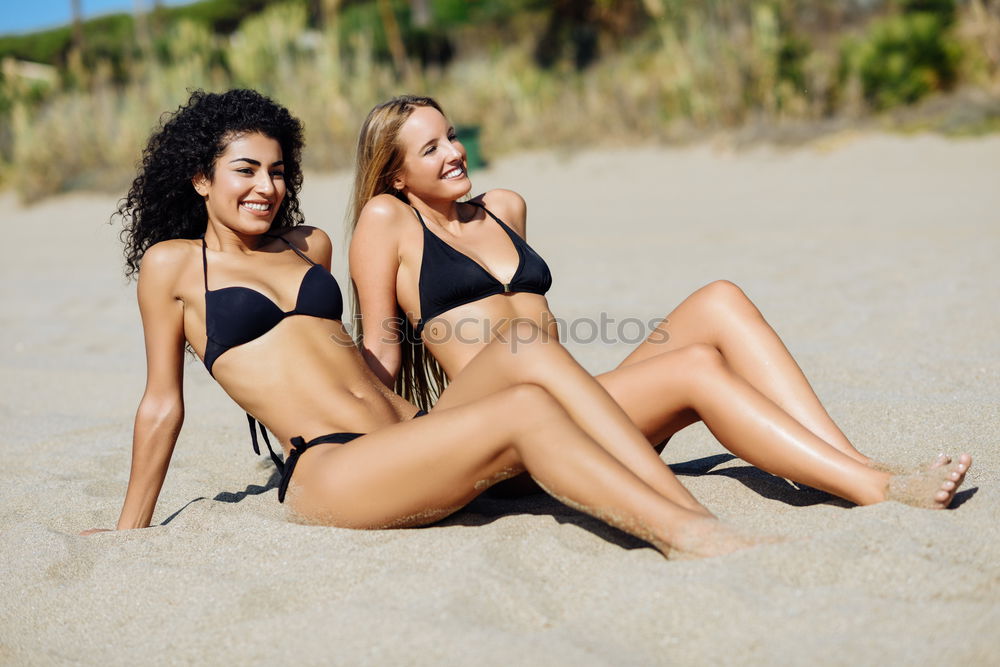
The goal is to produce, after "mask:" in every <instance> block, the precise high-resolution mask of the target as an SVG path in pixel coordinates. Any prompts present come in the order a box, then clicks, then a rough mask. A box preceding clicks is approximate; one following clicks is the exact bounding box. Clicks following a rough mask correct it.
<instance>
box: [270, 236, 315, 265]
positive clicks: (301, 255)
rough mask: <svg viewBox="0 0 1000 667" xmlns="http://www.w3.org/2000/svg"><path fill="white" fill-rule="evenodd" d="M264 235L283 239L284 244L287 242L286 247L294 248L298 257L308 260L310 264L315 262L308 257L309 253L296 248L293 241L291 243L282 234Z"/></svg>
mask: <svg viewBox="0 0 1000 667" xmlns="http://www.w3.org/2000/svg"><path fill="white" fill-rule="evenodd" d="M264 236H267V237H268V238H272V239H281V240H282V241H284V242H285V243H286V244H288V247H289V248H291V249H292V250H294V251H295V253H296V254H297V255H298V256H299V257H301V258H302V259H304V260H306V261H307V262H309V263H310V264H316V262H314V261H312V260H311V259H309V255H307V254H305V253H304V252H302V251H301V250H299V249H298V248H297V247H296V246H295V244H294V243H292V242H291V241H289V240H288V239H286V238H285V237H284V236H278V235H277V234H265V235H264Z"/></svg>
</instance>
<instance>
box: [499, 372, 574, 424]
mask: <svg viewBox="0 0 1000 667" xmlns="http://www.w3.org/2000/svg"><path fill="white" fill-rule="evenodd" d="M502 394H503V396H500V397H498V399H500V402H501V404H502V405H503V406H504V408H505V409H504V410H503V412H502V415H503V416H504V417H505V418H506V419H507V420H508V422H509V423H511V424H513V425H519V426H523V425H524V424H528V426H527V428H532V425H533V424H534V423H536V422H538V421H549V420H552V419H553V418H559V417H561V416H564V415H565V410H563V409H562V406H561V405H560V404H559V401H557V400H556V399H555V398H554V397H553V396H552V394H550V393H549V392H548V390H546V389H545V388H544V387H541V386H540V385H537V384H532V383H530V382H524V383H521V384H517V385H514V386H513V387H511V388H509V389H506V390H504V391H503V392H502Z"/></svg>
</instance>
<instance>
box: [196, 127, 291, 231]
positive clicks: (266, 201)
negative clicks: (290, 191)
mask: <svg viewBox="0 0 1000 667" xmlns="http://www.w3.org/2000/svg"><path fill="white" fill-rule="evenodd" d="M284 169H285V168H284V163H283V161H282V153H281V145H280V144H279V143H278V142H277V141H276V140H274V139H272V138H271V137H268V136H266V135H263V134H260V133H256V132H255V133H252V134H245V135H240V136H237V137H235V138H234V139H233V140H232V141H230V142H229V145H228V146H226V150H225V151H223V153H222V155H220V156H219V157H218V158H217V159H216V161H215V165H214V173H213V174H212V177H211V178H207V177H206V176H204V175H199V176H197V177H195V178H194V179H193V180H192V183H193V184H194V188H195V190H196V191H197V192H198V194H200V195H201V196H202V197H203V198H204V199H205V208H206V210H207V211H208V219H209V224H211V223H212V222H215V223H218V224H221V225H223V226H224V227H227V228H229V229H231V230H232V231H234V232H236V233H237V234H246V235H254V236H256V235H258V234H263V233H265V232H267V231H268V230H270V228H271V223H272V221H273V220H274V216H275V215H277V213H278V208H279V207H280V206H281V202H282V201H283V200H284V198H285V192H286V190H285V180H284Z"/></svg>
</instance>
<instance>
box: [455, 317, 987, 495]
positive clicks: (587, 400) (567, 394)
mask: <svg viewBox="0 0 1000 667" xmlns="http://www.w3.org/2000/svg"><path fill="white" fill-rule="evenodd" d="M515 326H517V327H521V329H527V328H529V327H531V326H532V325H530V324H527V323H519V324H517V325H515ZM511 329H512V330H511V332H510V334H511V335H510V338H511V340H513V341H522V342H521V343H519V344H518V345H517V347H516V348H515V351H513V352H512V351H510V350H509V349H508V346H506V345H504V344H503V343H497V342H495V343H493V344H491V345H489V346H487V347H486V348H485V349H484V350H483V351H482V352H480V353H479V354H478V355H477V356H476V357H475V358H474V359H473V360H472V361H471V362H470V363H469V364H468V365H467V366H466V368H465V369H463V371H462V372H461V373H459V375H458V377H457V378H456V379H455V380H454V381H453V383H452V385H451V388H454V389H455V390H457V391H458V392H460V393H461V395H462V396H466V397H468V396H476V397H480V396H487V395H489V394H490V393H492V392H494V391H497V390H498V389H502V388H503V387H506V386H509V385H510V384H513V383H518V382H531V383H534V384H538V385H540V386H542V387H544V388H545V389H546V390H547V391H548V392H549V393H550V394H551V395H552V396H553V397H554V398H555V399H556V400H557V401H559V403H560V405H561V406H562V408H563V409H564V410H565V411H566V412H567V413H569V415H570V416H571V417H572V418H573V420H574V421H575V422H576V423H577V424H579V425H580V427H581V428H582V429H583V430H584V431H586V432H587V433H588V434H589V435H590V436H591V437H592V438H593V439H594V440H595V441H597V442H598V443H599V444H600V445H601V446H602V447H604V448H605V449H606V450H607V451H608V452H609V453H611V454H612V455H613V456H614V457H615V458H616V459H618V461H620V462H621V463H623V464H624V465H625V466H626V467H628V468H629V470H631V471H632V472H633V473H634V474H635V475H636V476H638V477H640V478H641V479H643V480H644V481H645V482H646V483H647V484H649V485H650V486H651V487H653V488H654V489H656V490H657V491H659V492H660V493H661V494H663V495H664V496H666V497H668V498H670V499H671V500H673V501H674V502H678V503H679V504H681V505H683V506H685V507H688V508H689V509H696V508H698V507H700V506H699V505H696V504H695V505H692V504H691V503H693V502H694V501H693V499H691V500H690V501H688V500H687V499H688V498H690V494H687V492H686V491H684V495H679V494H678V493H677V488H680V489H682V490H683V487H680V485H679V482H677V480H676V478H675V477H674V476H673V474H672V473H670V472H669V470H668V469H667V468H666V466H664V465H663V464H662V461H661V460H660V459H659V457H657V456H656V455H655V454H654V453H653V452H652V450H650V448H649V447H648V445H647V444H646V442H645V441H644V440H643V439H642V437H641V436H639V435H638V434H637V433H635V432H634V431H635V429H634V428H632V429H631V430H630V429H629V428H627V427H628V426H631V424H629V423H628V421H627V419H624V424H622V423H621V422H622V421H623V418H624V417H625V415H624V414H621V415H619V413H620V411H616V410H614V409H612V408H613V407H614V403H613V401H611V400H610V398H609V397H608V395H607V394H606V393H605V392H603V391H599V390H597V388H595V386H594V383H593V382H590V377H589V376H588V375H587V374H586V371H585V370H584V369H582V368H581V367H580V366H579V365H578V364H577V363H576V362H575V361H573V359H572V357H570V355H569V354H568V353H567V352H566V351H565V348H563V347H562V346H561V345H558V344H556V343H555V341H554V340H553V339H546V337H545V336H544V335H542V334H541V332H539V331H538V330H537V329H527V330H514V327H512V328H511ZM523 341H531V342H527V343H526V342H523ZM622 373H623V374H625V373H627V374H630V376H632V379H633V380H634V381H633V382H631V383H630V385H631V386H641V387H647V388H649V387H650V385H652V384H653V383H654V382H655V386H656V388H657V389H658V390H659V391H656V392H650V393H651V396H649V397H648V398H647V400H648V401H650V403H651V404H654V405H655V410H656V414H657V415H659V418H660V419H662V420H665V421H667V422H677V421H683V420H696V419H698V418H701V419H702V420H704V422H705V423H706V425H707V426H708V427H709V428H710V429H711V430H712V432H713V433H714V434H715V435H716V437H718V439H719V440H720V442H722V444H723V445H724V446H726V447H727V448H728V449H729V450H730V451H732V452H734V453H735V454H737V455H738V456H740V457H741V458H743V459H745V460H747V461H749V462H750V463H752V464H754V465H756V466H758V467H760V468H762V469H764V470H767V471H769V472H772V473H774V474H777V475H780V476H782V477H786V478H789V479H792V480H795V481H797V482H801V483H804V484H809V485H811V486H815V487H816V488H820V489H823V490H825V491H828V492H830V493H833V494H835V495H838V496H840V497H842V498H846V499H848V500H851V501H852V502H855V503H858V504H871V503H876V502H881V501H883V500H886V499H887V497H888V496H887V492H888V490H889V482H890V479H891V477H892V476H891V475H890V474H888V473H885V472H881V471H877V470H873V469H872V468H870V467H868V466H866V465H864V464H862V463H860V462H858V461H856V460H854V459H852V458H851V457H849V456H847V455H845V454H843V453H842V452H840V451H839V450H837V449H835V448H834V447H831V446H830V445H829V444H827V443H826V442H825V441H823V440H822V439H820V438H818V437H817V436H816V435H815V434H813V433H812V432H810V431H809V430H808V429H806V428H805V427H804V426H802V424H800V423H799V422H798V421H796V420H795V419H793V418H792V417H790V416H789V415H788V414H787V413H785V412H784V411H783V410H782V409H781V408H780V407H778V406H777V405H775V404H774V402H773V401H771V400H770V399H768V398H767V397H766V396H764V395H762V394H761V393H760V392H758V391H757V390H756V389H755V388H754V387H752V386H751V385H750V384H749V383H748V382H746V380H744V379H743V378H742V377H740V376H739V375H737V374H736V373H734V372H733V371H732V369H730V368H729V366H728V364H726V362H725V360H724V359H723V358H722V356H721V355H720V354H719V352H718V351H717V350H716V349H715V348H713V347H711V346H707V345H690V346H688V347H686V348H683V349H681V350H675V351H673V352H666V353H663V354H661V355H658V356H657V357H655V358H654V359H650V360H647V361H644V362H639V363H636V364H633V365H631V366H629V367H626V368H625V369H623V370H622ZM642 374H655V377H654V378H650V379H651V380H653V381H654V382H647V381H646V380H647V378H644V377H642ZM453 404H454V402H453V401H452V400H451V399H449V398H448V396H447V392H445V395H443V396H442V398H441V400H440V401H439V403H438V406H439V407H441V408H447V407H449V406H451V405H453ZM609 404H610V405H609ZM511 414H512V415H514V414H516V413H513V412H512V413H511ZM616 434H617V435H616ZM968 464H969V462H965V463H963V464H962V465H961V466H960V465H958V464H956V466H955V467H953V468H949V469H947V470H945V471H942V473H943V474H944V475H946V476H935V477H934V479H935V480H937V481H936V482H935V483H936V484H937V486H936V487H933V488H931V487H927V486H926V485H923V483H922V482H921V483H920V484H917V483H916V482H913V484H910V485H908V488H909V489H911V490H912V489H915V488H918V487H919V488H920V489H921V490H922V492H925V495H924V496H922V497H917V496H919V493H917V492H913V493H910V494H909V495H908V496H907V498H902V496H900V499H904V500H907V499H908V500H907V501H908V502H911V504H918V505H921V506H926V505H928V504H931V505H933V504H935V503H937V504H942V506H943V505H947V503H948V502H950V500H951V497H952V495H953V494H954V490H955V489H956V488H957V486H958V485H959V484H960V483H961V481H962V478H963V476H964V473H965V470H966V469H967V467H968ZM939 477H940V479H939ZM897 495H899V494H897ZM904 495H905V494H904Z"/></svg>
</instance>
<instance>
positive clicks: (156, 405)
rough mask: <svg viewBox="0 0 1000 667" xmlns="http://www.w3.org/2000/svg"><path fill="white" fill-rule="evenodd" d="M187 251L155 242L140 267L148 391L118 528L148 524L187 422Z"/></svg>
mask: <svg viewBox="0 0 1000 667" xmlns="http://www.w3.org/2000/svg"><path fill="white" fill-rule="evenodd" d="M171 246H172V247H171ZM185 250H187V249H186V248H184V247H179V246H176V245H173V244H161V245H158V246H154V247H152V248H150V249H149V250H148V251H147V252H146V254H145V256H144V257H143V260H142V267H141V268H140V270H139V285H138V289H137V292H138V299H139V312H140V314H141V315H142V328H143V335H144V338H145V342H146V390H145V392H144V393H143V395H142V400H141V401H139V409H138V410H137V411H136V415H135V428H134V430H133V433H132V468H131V471H130V473H129V480H128V490H127V491H126V492H125V503H124V504H123V506H122V512H121V516H120V517H119V519H118V526H117V528H118V530H124V529H128V528H145V527H147V526H149V523H150V521H152V518H153V509H154V508H155V507H156V499H157V497H159V495H160V488H161V487H162V486H163V480H164V478H165V477H166V475H167V466H168V465H169V464H170V456H171V454H173V451H174V444H175V443H176V442H177V435H178V434H179V433H180V430H181V424H182V423H183V422H184V393H183V379H184V309H183V304H182V302H181V301H180V300H179V299H177V298H176V297H175V289H174V285H175V282H176V280H177V276H178V274H179V271H178V267H180V266H183V262H184V251H185Z"/></svg>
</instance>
